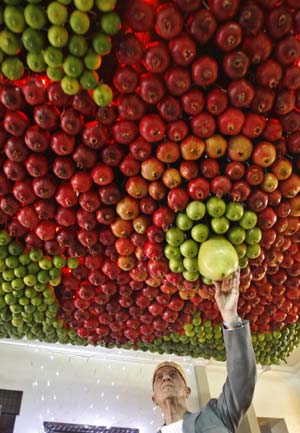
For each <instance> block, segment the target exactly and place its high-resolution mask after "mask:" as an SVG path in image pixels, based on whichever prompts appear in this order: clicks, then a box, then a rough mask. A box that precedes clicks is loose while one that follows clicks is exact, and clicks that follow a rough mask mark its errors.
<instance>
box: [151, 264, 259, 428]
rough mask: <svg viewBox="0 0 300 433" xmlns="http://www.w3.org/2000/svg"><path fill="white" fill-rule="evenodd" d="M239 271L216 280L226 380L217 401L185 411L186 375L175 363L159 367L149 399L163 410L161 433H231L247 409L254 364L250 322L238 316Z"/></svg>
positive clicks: (252, 388) (254, 378)
mask: <svg viewBox="0 0 300 433" xmlns="http://www.w3.org/2000/svg"><path fill="white" fill-rule="evenodd" d="M239 275H240V273H239V271H238V272H236V273H235V274H234V275H233V276H232V277H230V278H228V279H227V280H224V281H223V282H222V283H220V282H217V281H215V282H214V286H215V300H216V303H217V305H218V307H219V310H220V313H221V316H222V318H223V336H224V342H225V348H226V355H227V379H226V382H225V384H224V386H223V390H222V393H221V394H220V396H219V398H218V399H216V398H212V399H210V401H209V402H208V404H207V405H206V406H205V407H204V408H202V409H201V410H200V411H199V412H197V413H191V412H188V410H187V399H188V397H189V395H190V393H191V389H190V388H189V387H188V385H187V382H186V378H185V374H184V371H183V369H182V368H181V367H180V365H178V364H176V363H174V362H163V363H161V364H159V365H158V366H157V367H156V369H155V371H154V374H153V397H152V400H153V402H154V403H155V404H157V405H158V406H159V407H160V409H161V410H162V412H163V414H164V416H165V425H164V426H163V427H162V428H161V430H160V433H208V432H209V433H234V432H235V431H236V429H237V428H238V426H239V424H240V421H241V420H242V418H243V416H244V414H245V412H246V411H247V409H248V408H249V406H250V404H251V401H252V397H253V393H254V387H255V382H256V362H255V356H254V351H253V347H252V342H251V334H250V328H249V322H248V321H246V320H241V319H240V318H239V316H238V314H237V304H238V297H239V282H240V278H239Z"/></svg>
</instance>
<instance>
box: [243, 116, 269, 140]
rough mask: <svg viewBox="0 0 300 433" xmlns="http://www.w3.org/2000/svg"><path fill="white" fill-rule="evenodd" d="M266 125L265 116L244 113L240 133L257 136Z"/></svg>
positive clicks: (250, 136)
mask: <svg viewBox="0 0 300 433" xmlns="http://www.w3.org/2000/svg"><path fill="white" fill-rule="evenodd" d="M265 126H266V118H265V116H262V115H259V114H256V113H252V112H249V113H246V115H245V122H244V124H243V127H242V133H243V134H244V135H246V136H247V137H249V138H257V137H259V136H260V135H261V133H262V132H263V130H264V128H265Z"/></svg>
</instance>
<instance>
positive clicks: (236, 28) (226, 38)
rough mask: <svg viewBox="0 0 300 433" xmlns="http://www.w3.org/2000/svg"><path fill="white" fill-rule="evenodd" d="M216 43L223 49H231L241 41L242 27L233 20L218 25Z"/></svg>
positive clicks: (225, 50)
mask: <svg viewBox="0 0 300 433" xmlns="http://www.w3.org/2000/svg"><path fill="white" fill-rule="evenodd" d="M215 40H216V44H217V45H218V47H219V48H220V49H221V50H222V51H224V52H227V51H232V50H234V49H235V48H237V46H238V45H239V44H240V43H241V40H242V29H241V26H240V25H239V24H238V23H236V22H235V21H228V22H227V23H225V24H223V25H220V26H219V28H218V30H217V32H216V36H215Z"/></svg>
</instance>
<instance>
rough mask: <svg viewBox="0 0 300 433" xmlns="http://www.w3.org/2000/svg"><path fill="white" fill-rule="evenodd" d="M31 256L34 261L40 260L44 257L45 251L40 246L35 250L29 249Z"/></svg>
mask: <svg viewBox="0 0 300 433" xmlns="http://www.w3.org/2000/svg"><path fill="white" fill-rule="evenodd" d="M29 258H30V260H31V261H33V262H38V261H40V260H42V258H43V251H42V250H40V249H38V248H34V249H33V250H31V251H29Z"/></svg>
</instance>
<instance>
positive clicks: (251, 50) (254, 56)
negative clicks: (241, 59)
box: [243, 32, 273, 64]
mask: <svg viewBox="0 0 300 433" xmlns="http://www.w3.org/2000/svg"><path fill="white" fill-rule="evenodd" d="M272 48H273V46H272V40H271V38H270V37H269V36H268V35H267V34H266V33H264V32H259V33H258V34H257V35H256V36H254V37H247V38H245V40H244V43H243V51H244V52H245V53H246V54H247V56H248V57H249V59H250V61H251V62H252V63H254V64H260V63H262V62H264V61H265V60H267V59H268V58H269V57H270V55H271V52H272Z"/></svg>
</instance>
